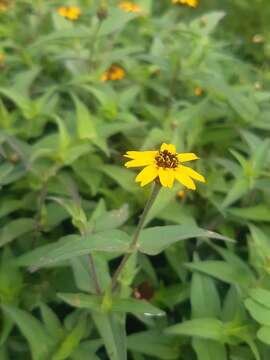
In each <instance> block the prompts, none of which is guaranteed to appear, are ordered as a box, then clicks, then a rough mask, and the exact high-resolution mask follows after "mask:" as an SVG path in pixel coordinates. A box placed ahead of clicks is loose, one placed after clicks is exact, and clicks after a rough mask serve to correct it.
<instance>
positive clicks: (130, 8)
mask: <svg viewBox="0 0 270 360" xmlns="http://www.w3.org/2000/svg"><path fill="white" fill-rule="evenodd" d="M117 6H118V7H119V9H122V10H124V11H126V12H133V13H138V12H140V11H141V8H140V6H139V5H137V4H134V3H133V2H131V1H122V2H120V3H119V4H118V5H117Z"/></svg>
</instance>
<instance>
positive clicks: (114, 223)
mask: <svg viewBox="0 0 270 360" xmlns="http://www.w3.org/2000/svg"><path fill="white" fill-rule="evenodd" d="M128 216H129V207H128V205H127V204H124V205H123V206H122V207H121V208H119V209H117V210H111V211H109V212H106V213H105V214H103V215H102V216H101V217H99V218H98V219H97V220H96V222H95V231H96V232H99V231H105V230H112V229H115V228H118V227H120V226H121V225H123V224H124V223H125V222H126V220H127V219H128Z"/></svg>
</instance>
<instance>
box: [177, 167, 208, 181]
mask: <svg viewBox="0 0 270 360" xmlns="http://www.w3.org/2000/svg"><path fill="white" fill-rule="evenodd" d="M179 169H180V170H181V171H182V173H183V174H186V175H187V176H190V177H191V178H193V179H195V180H198V181H200V182H205V178H204V177H203V176H202V175H201V174H199V173H198V172H197V171H195V170H193V169H191V168H189V167H187V166H183V165H180V166H179Z"/></svg>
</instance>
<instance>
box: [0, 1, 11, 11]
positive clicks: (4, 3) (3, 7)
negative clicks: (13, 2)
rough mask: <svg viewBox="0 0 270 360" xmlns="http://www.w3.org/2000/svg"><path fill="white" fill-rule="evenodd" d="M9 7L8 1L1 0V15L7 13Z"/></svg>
mask: <svg viewBox="0 0 270 360" xmlns="http://www.w3.org/2000/svg"><path fill="white" fill-rule="evenodd" d="M8 5H9V4H8V1H7V0H0V13H1V12H5V11H7V8H8Z"/></svg>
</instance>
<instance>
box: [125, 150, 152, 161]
mask: <svg viewBox="0 0 270 360" xmlns="http://www.w3.org/2000/svg"><path fill="white" fill-rule="evenodd" d="M157 153H158V151H154V150H153V151H127V153H126V154H125V155H124V157H127V158H129V159H138V158H146V157H147V158H152V159H154V158H155V156H156V155H157Z"/></svg>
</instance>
